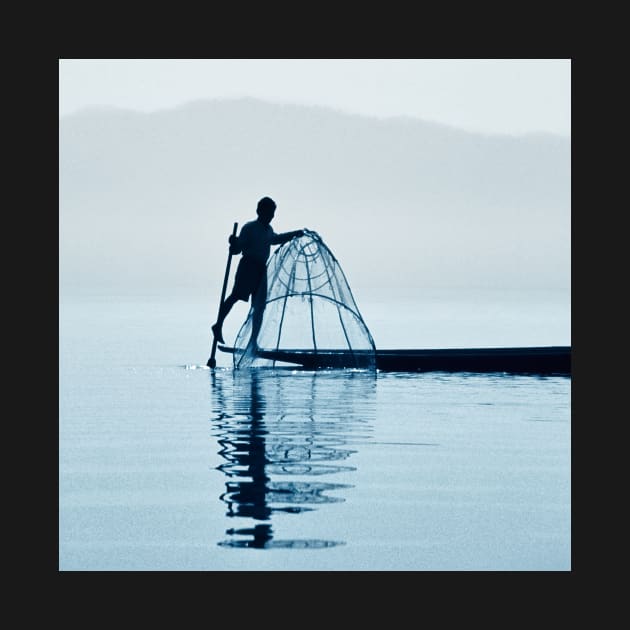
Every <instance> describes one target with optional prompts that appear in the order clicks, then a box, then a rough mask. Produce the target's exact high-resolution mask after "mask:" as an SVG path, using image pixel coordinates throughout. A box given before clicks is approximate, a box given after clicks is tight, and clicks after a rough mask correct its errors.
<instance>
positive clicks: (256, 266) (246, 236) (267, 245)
mask: <svg viewBox="0 0 630 630" xmlns="http://www.w3.org/2000/svg"><path fill="white" fill-rule="evenodd" d="M276 207H277V206H276V202H275V201H274V200H273V199H271V198H270V197H263V198H262V199H260V201H259V202H258V205H257V207H256V214H257V215H258V218H257V219H254V220H253V221H249V222H248V223H246V224H245V225H244V226H243V227H242V228H241V233H240V234H239V235H238V236H234V235H233V234H231V235H230V238H229V243H230V254H240V253H242V257H241V260H240V261H239V264H238V267H237V269H236V275H235V277H234V287H233V288H232V292H231V293H230V295H228V297H227V298H225V300H224V302H223V303H222V304H221V306H220V308H219V314H218V316H217V321H216V323H214V324H213V325H212V334H213V335H214V336H215V338H216V340H217V341H218V342H219V343H225V341H224V340H223V322H224V320H225V318H226V317H227V315H228V313H229V312H230V311H231V310H232V307H233V306H234V304H236V302H238V300H242V301H243V302H247V301H248V300H249V298H250V296H251V300H252V301H251V304H252V309H253V315H252V336H251V341H252V342H253V343H254V344H255V343H256V340H257V339H258V332H259V331H260V327H261V325H262V318H263V314H264V311H265V303H266V298H267V259H268V258H269V254H270V251H271V245H282V244H283V243H287V242H288V241H290V240H291V239H293V238H296V237H300V236H303V235H304V231H303V230H295V231H293V232H283V233H281V234H276V233H275V232H274V231H273V228H272V227H271V225H270V224H271V221H272V220H273V218H274V215H275V212H276Z"/></svg>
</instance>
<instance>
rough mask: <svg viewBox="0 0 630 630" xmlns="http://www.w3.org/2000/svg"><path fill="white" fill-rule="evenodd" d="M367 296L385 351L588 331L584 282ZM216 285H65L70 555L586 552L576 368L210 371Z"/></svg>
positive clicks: (120, 562) (566, 566)
mask: <svg viewBox="0 0 630 630" xmlns="http://www.w3.org/2000/svg"><path fill="white" fill-rule="evenodd" d="M355 298H356V299H357V303H358V305H359V308H360V309H361V312H362V314H363V316H364V318H365V320H366V323H367V324H368V326H369V327H370V330H371V331H372V334H373V336H374V339H375V341H376V344H377V347H380V348H396V347H400V348H404V347H416V348H430V347H480V346H486V347H491V346H521V345H522V346H528V345H570V343H571V340H570V294H569V292H566V291H565V292H562V291H529V292H515V291H503V292H501V291H471V290H469V291H437V290H434V291H428V290H427V291H419V290H414V291H408V292H405V293H404V294H399V295H393V294H387V293H386V292H374V293H367V292H365V293H362V292H360V291H355ZM215 301H216V299H215V297H214V296H192V297H191V296H190V295H187V296H182V295H179V296H178V295H172V296H168V297H86V296H84V297H76V296H75V297H65V296H62V298H61V300H60V410H59V411H60V414H59V568H60V570H89V571H93V570H130V571H134V570H150V571H153V570H158V571H159V570H174V571H263V570H271V571H275V570H283V571H286V570H289V571H322V570H327V571H330V570H350V571H363V570H377V571H399V570H405V571H407V570H412V571H435V570H450V571H471V570H472V571H474V570H480V571H485V570H510V571H522V570H525V571H527V570H549V571H567V570H570V569H571V379H570V378H567V377H535V376H514V375H505V374H488V375H479V374H445V373H427V374H418V373H383V372H379V373H366V372H360V371H334V370H331V371H321V372H308V371H297V370H292V369H281V370H265V369H259V370H246V371H233V370H232V369H231V363H230V361H231V358H230V357H229V356H228V355H225V354H219V355H217V359H218V367H217V369H216V370H209V369H207V368H206V367H205V364H206V361H207V358H208V354H209V350H210V343H211V337H210V333H209V325H210V324H211V323H212V321H214V316H215V314H216V304H215ZM241 306H242V307H243V308H239V307H241ZM246 310H247V307H246V306H245V305H244V304H241V305H238V307H237V308H235V309H234V311H233V313H232V314H231V315H230V319H229V320H227V321H226V326H225V328H224V331H225V337H226V341H228V342H230V341H231V340H232V339H233V337H234V335H235V334H236V332H237V330H238V327H239V325H240V323H241V322H242V320H243V319H244V316H245V314H246Z"/></svg>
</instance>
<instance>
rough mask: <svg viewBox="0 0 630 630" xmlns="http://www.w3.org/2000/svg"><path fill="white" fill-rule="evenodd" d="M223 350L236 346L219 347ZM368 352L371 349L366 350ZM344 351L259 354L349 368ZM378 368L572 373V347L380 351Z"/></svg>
mask: <svg viewBox="0 0 630 630" xmlns="http://www.w3.org/2000/svg"><path fill="white" fill-rule="evenodd" d="M219 350H222V351H223V352H232V353H233V352H234V348H230V347H228V346H219ZM366 352H367V351H366ZM357 354H361V351H358V352H357V351H355V352H354V353H351V352H349V351H343V350H325V349H324V350H318V351H317V352H314V351H313V350H260V351H259V352H258V356H260V357H261V358H264V359H269V360H272V361H281V362H284V363H293V364H296V365H300V366H302V367H303V368H305V369H311V370H312V369H322V368H347V367H353V366H354V365H356V355H357ZM376 368H377V369H378V370H382V371H386V372H511V373H521V374H562V375H569V374H570V373H571V346H542V347H525V348H439V349H422V350H413V349H402V350H394V349H391V350H376Z"/></svg>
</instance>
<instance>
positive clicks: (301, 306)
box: [234, 230, 376, 369]
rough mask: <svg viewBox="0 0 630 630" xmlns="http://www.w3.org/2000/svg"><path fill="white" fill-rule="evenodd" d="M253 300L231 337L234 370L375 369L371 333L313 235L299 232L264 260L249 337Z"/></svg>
mask: <svg viewBox="0 0 630 630" xmlns="http://www.w3.org/2000/svg"><path fill="white" fill-rule="evenodd" d="M258 297H259V298H261V296H258ZM255 302H256V299H253V300H252V307H251V308H250V310H249V314H248V316H247V319H246V320H245V323H244V324H243V325H242V326H241V329H240V330H239V332H238V334H237V336H236V341H235V343H234V367H235V368H245V367H275V366H287V365H294V366H295V365H303V366H304V367H306V368H327V367H343V368H359V369H375V367H376V349H375V346H374V340H373V339H372V335H371V334H370V331H369V330H368V328H367V326H366V325H365V322H364V321H363V318H362V317H361V314H360V312H359V309H358V308H357V305H356V303H355V301H354V297H353V296H352V292H351V291H350V287H349V286H348V281H347V280H346V277H345V275H344V273H343V271H342V269H341V267H340V265H339V262H338V261H337V259H336V258H335V257H334V256H333V254H332V252H331V251H330V249H329V248H328V247H327V246H326V244H325V243H324V241H323V240H322V239H321V237H320V236H319V234H317V232H313V231H311V230H304V236H301V237H299V238H294V239H292V240H291V241H289V242H287V243H285V244H284V245H282V246H281V247H279V248H278V249H276V251H275V252H274V253H273V255H272V256H271V258H270V259H269V262H268V263H267V296H266V300H265V301H264V304H265V307H264V311H262V322H261V323H260V329H259V332H258V335H257V339H252V330H253V329H255V324H256V318H257V310H256V306H255V304H254V303H255ZM260 303H261V304H262V299H260ZM260 310H261V309H258V321H260Z"/></svg>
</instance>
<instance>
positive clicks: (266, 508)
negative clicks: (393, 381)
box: [211, 369, 375, 549]
mask: <svg viewBox="0 0 630 630" xmlns="http://www.w3.org/2000/svg"><path fill="white" fill-rule="evenodd" d="M211 386H212V400H213V413H214V416H213V429H214V430H213V433H214V435H216V436H217V438H218V444H219V446H220V450H219V455H220V456H221V458H222V459H223V460H224V461H223V463H222V464H220V465H219V466H218V467H217V469H218V470H219V471H221V472H222V473H223V474H224V475H226V477H227V481H226V484H225V488H226V489H225V492H224V493H223V494H221V496H220V499H221V501H222V502H223V503H225V505H226V508H227V509H226V516H227V517H230V518H234V517H235V518H239V519H244V520H243V526H242V527H232V528H229V529H228V530H227V531H226V533H227V534H228V536H229V539H227V540H223V541H221V542H219V543H218V544H219V545H220V546H224V547H254V548H258V549H269V548H302V549H303V548H322V547H331V546H336V545H339V544H344V542H343V541H341V540H323V539H318V538H305V539H303V538H299V539H298V538H288V539H282V540H280V539H278V538H277V537H276V536H275V534H274V530H273V528H272V517H274V518H276V515H289V514H291V515H295V514H300V513H304V512H311V511H313V510H316V509H319V508H320V507H321V506H322V505H324V504H330V503H338V502H343V501H345V499H344V497H343V490H344V489H347V488H351V487H352V485H349V484H347V483H333V482H332V481H331V480H330V479H329V478H328V477H327V476H328V475H333V474H336V473H351V472H352V471H354V470H355V468H354V467H353V466H352V465H351V463H350V461H349V460H350V459H351V457H352V455H353V454H354V453H355V452H356V449H355V448H352V447H353V446H354V445H355V444H356V443H360V442H361V441H364V440H365V439H369V437H370V433H371V430H372V422H371V421H372V419H373V406H374V392H375V377H374V375H373V374H372V373H369V372H360V371H356V372H355V371H346V370H338V371H336V372H333V371H330V372H305V371H293V370H268V369H250V370H239V371H233V370H224V371H220V370H216V371H214V372H213V373H212V374H211ZM245 520H247V523H245ZM239 524H240V523H239Z"/></svg>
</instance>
